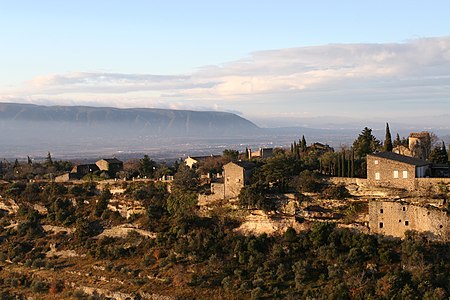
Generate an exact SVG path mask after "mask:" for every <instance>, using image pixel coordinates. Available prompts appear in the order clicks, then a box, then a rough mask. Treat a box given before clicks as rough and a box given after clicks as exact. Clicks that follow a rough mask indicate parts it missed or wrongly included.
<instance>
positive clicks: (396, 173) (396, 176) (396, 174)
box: [394, 170, 398, 178]
mask: <svg viewBox="0 0 450 300" xmlns="http://www.w3.org/2000/svg"><path fill="white" fill-rule="evenodd" d="M394 178H398V171H397V170H395V171H394Z"/></svg>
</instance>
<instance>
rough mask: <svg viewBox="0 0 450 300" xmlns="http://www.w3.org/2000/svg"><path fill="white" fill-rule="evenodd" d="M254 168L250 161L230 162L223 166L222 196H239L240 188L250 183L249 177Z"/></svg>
mask: <svg viewBox="0 0 450 300" xmlns="http://www.w3.org/2000/svg"><path fill="white" fill-rule="evenodd" d="M254 168H255V164H253V163H251V162H245V161H239V162H230V163H227V164H226V165H224V166H223V174H224V193H223V194H224V198H235V197H237V196H239V193H240V192H241V189H242V188H243V187H244V186H245V185H247V184H249V183H250V177H251V174H252V172H253V169H254Z"/></svg>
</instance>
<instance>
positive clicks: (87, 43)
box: [0, 0, 450, 123]
mask: <svg viewBox="0 0 450 300" xmlns="http://www.w3.org/2000/svg"><path fill="white" fill-rule="evenodd" d="M449 11H450V1H444V0H443V1H434V0H429V1H415V0H409V1H392V0H391V1H384V0H382V1H360V0H359V1H346V0H342V1H331V0H330V1H320V0H319V1H300V0H297V1H283V0H280V1H265V0H259V1H253V0H247V1H234V0H228V1H211V0H209V1H195V0H192V1H170V0H165V1H156V0H155V1H150V0H148V1H138V0H127V1H118V0H76V1H75V0H65V1H58V0H52V1H51V0H39V1H36V0H30V1H24V0H14V1H12V0H2V1H0V39H1V43H0V102H20V103H34V104H45V105H93V106H112V107H123V108H125V107H156V108H173V109H192V110H219V111H229V112H234V113H238V114H240V115H242V116H244V117H247V118H249V119H250V120H259V122H261V123H264V121H263V120H265V119H266V120H275V119H284V120H293V122H294V121H295V120H299V119H307V118H315V117H323V116H335V117H344V118H362V119H368V118H383V119H395V118H406V117H408V118H419V117H421V116H424V115H426V116H429V117H433V116H441V117H442V115H446V114H450V18H449V17H448V12H449ZM449 119H450V118H449Z"/></svg>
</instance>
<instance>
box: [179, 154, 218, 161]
mask: <svg viewBox="0 0 450 300" xmlns="http://www.w3.org/2000/svg"><path fill="white" fill-rule="evenodd" d="M189 157H190V158H192V159H194V160H196V161H200V160H205V159H208V158H219V157H221V155H205V156H188V157H187V158H186V159H188V158H189Z"/></svg>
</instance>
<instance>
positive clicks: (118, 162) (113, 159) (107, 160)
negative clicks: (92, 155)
mask: <svg viewBox="0 0 450 300" xmlns="http://www.w3.org/2000/svg"><path fill="white" fill-rule="evenodd" d="M100 160H104V161H106V162H108V163H110V164H121V163H123V162H122V161H121V160H118V159H117V158H103V159H100Z"/></svg>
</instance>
